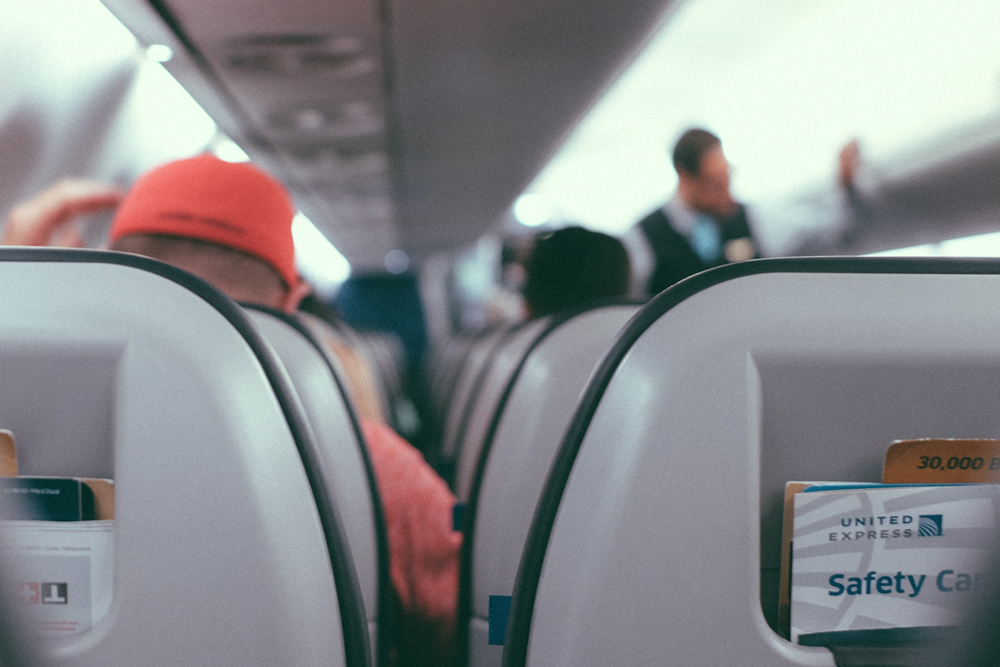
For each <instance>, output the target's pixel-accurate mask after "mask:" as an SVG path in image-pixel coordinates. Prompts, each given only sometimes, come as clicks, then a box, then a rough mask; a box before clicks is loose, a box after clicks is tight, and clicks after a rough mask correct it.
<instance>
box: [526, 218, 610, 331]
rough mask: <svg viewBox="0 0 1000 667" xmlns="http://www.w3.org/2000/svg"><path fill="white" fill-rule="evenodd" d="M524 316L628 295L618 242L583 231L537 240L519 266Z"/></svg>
mask: <svg viewBox="0 0 1000 667" xmlns="http://www.w3.org/2000/svg"><path fill="white" fill-rule="evenodd" d="M524 269H525V281H524V288H523V289H522V293H523V294H524V301H525V305H526V306H527V308H528V314H529V315H530V316H532V317H537V316H541V315H550V314H552V313H555V312H558V311H560V310H565V309H568V308H576V307H578V306H583V305H586V304H588V303H590V302H592V301H595V300H600V299H608V298H615V297H623V296H625V295H626V294H627V293H628V286H629V262H628V253H627V252H626V250H625V246H624V245H623V244H622V242H621V241H619V240H618V239H616V238H614V237H613V236H608V235H607V234H601V233H600V232H592V231H589V230H587V229H584V228H583V227H576V226H574V227H566V228H563V229H560V230H558V231H555V232H549V233H546V234H542V235H540V236H539V237H538V238H537V239H536V240H535V244H534V247H533V248H532V250H531V252H530V253H529V254H528V257H527V259H526V260H525V263H524Z"/></svg>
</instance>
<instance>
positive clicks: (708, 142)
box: [625, 128, 759, 297]
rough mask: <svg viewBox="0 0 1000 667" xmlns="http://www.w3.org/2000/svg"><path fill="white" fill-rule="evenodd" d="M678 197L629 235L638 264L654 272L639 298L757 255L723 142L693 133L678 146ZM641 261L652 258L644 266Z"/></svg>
mask: <svg viewBox="0 0 1000 667" xmlns="http://www.w3.org/2000/svg"><path fill="white" fill-rule="evenodd" d="M673 163H674V169H676V170H677V192H676V193H675V194H674V196H673V197H672V198H671V199H670V201H668V202H667V203H666V204H664V205H663V206H662V207H661V208H658V209H656V210H655V211H653V212H652V213H650V214H649V215H647V216H646V217H645V218H643V219H642V220H640V221H639V222H638V223H637V224H636V226H635V227H634V228H633V229H632V230H630V232H629V233H628V234H626V238H625V240H626V242H627V243H628V244H629V246H630V250H632V254H633V255H634V256H635V257H636V260H635V262H634V263H635V265H636V266H637V267H645V266H647V265H648V264H650V263H651V264H652V266H651V270H649V271H641V272H637V273H638V274H639V275H637V278H640V277H641V276H643V274H646V273H648V279H647V280H646V281H645V283H644V284H642V285H639V286H637V288H634V289H633V294H634V295H635V296H645V297H650V296H653V295H656V294H658V293H659V292H661V291H663V290H665V289H666V288H668V287H670V286H671V285H673V284H674V283H676V282H678V281H680V280H683V279H684V278H687V277H688V276H690V275H694V274H695V273H699V272H700V271H704V270H706V269H710V268H712V267H714V266H720V265H722V264H727V263H729V262H740V261H743V260H747V259H753V258H755V257H758V256H759V252H758V249H757V243H756V242H755V240H754V237H753V233H752V231H751V229H750V224H749V221H748V220H747V212H746V208H745V207H744V206H743V204H741V203H739V202H737V201H736V200H735V199H733V196H732V193H731V192H730V191H729V162H728V160H726V156H725V154H724V153H723V152H722V141H721V140H720V139H719V137H717V136H715V135H714V134H712V133H711V132H709V131H708V130H703V129H699V128H694V129H690V130H687V131H686V132H684V134H682V135H681V137H680V139H678V140H677V143H676V144H675V145H674V150H673ZM640 258H651V259H652V261H651V262H650V261H649V259H645V261H643V260H642V259H640Z"/></svg>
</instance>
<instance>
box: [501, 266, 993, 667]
mask: <svg viewBox="0 0 1000 667" xmlns="http://www.w3.org/2000/svg"><path fill="white" fill-rule="evenodd" d="M997 274H1000V264H998V263H996V262H991V261H956V260H940V261H929V260H886V259H874V258H871V259H869V258H861V259H798V260H763V261H757V262H747V263H744V264H736V265H730V266H726V267H722V268H720V269H718V270H713V271H709V272H706V273H703V274H700V275H698V276H695V277H692V278H690V279H688V280H686V281H684V282H682V283H680V284H678V285H677V286H675V287H673V288H671V289H670V290H668V291H666V292H664V293H663V294H661V295H660V296H659V297H657V298H656V299H655V300H653V301H652V302H651V303H650V304H648V305H647V306H646V307H645V308H644V310H643V311H641V312H640V314H639V315H638V316H636V318H635V319H634V320H633V321H632V322H631V323H630V325H629V326H628V327H627V328H626V329H625V330H624V331H623V332H622V334H621V335H620V337H619V340H618V341H617V343H616V344H615V347H614V348H613V349H612V351H611V353H610V354H609V355H608V356H607V357H606V358H605V360H604V361H603V362H602V365H601V367H600V368H599V369H598V371H597V373H596V375H595V377H594V378H593V379H592V381H591V383H590V385H589V387H588V389H587V391H586V393H585V395H584V398H583V401H582V404H581V406H580V408H579V410H578V411H577V413H576V415H575V417H574V419H573V422H572V424H571V426H570V429H569V431H568V433H567V436H566V437H565V439H564V441H563V443H562V446H561V450H560V452H559V455H558V457H557V459H556V463H555V464H554V466H553V470H552V472H551V474H550V477H549V479H548V481H547V483H546V488H545V491H544V492H543V495H542V499H541V502H540V505H539V508H538V510H537V512H536V515H535V518H534V521H533V524H532V529H531V532H530V534H529V538H528V543H527V545H526V547H525V551H524V555H523V557H522V560H521V565H520V568H519V572H518V581H517V585H516V586H515V590H514V599H513V604H512V608H511V620H510V626H509V627H508V632H507V638H506V645H505V647H504V656H503V664H504V665H505V667H520V666H523V665H532V666H541V665H545V666H546V667H549V666H558V665H566V666H570V665H572V666H573V667H580V666H581V665H608V664H628V665H662V664H677V665H706V666H708V665H711V666H713V667H721V666H724V665H764V664H767V665H829V666H831V667H832V666H833V665H834V655H833V654H832V653H831V651H830V650H829V649H827V648H822V647H805V646H800V645H796V644H792V643H790V642H789V641H788V640H786V639H784V638H783V637H781V636H780V635H779V634H778V633H777V632H776V631H775V630H774V629H773V628H774V627H775V625H776V620H775V608H776V602H777V595H778V569H777V568H778V567H779V559H780V546H781V545H780V543H781V537H780V534H781V510H782V492H783V488H784V484H785V482H786V481H789V480H851V481H858V482H865V481H870V482H877V481H879V479H880V474H881V469H882V461H883V457H884V455H885V450H886V446H887V445H888V444H889V443H890V442H892V441H893V440H897V439H901V438H906V439H909V438H923V437H952V438H996V437H997V436H998V435H1000V409H998V408H1000V383H997V381H996V379H997V377H1000V308H998V307H997V303H998V301H1000V299H998V297H1000V275H997ZM862 648H865V647H862ZM856 652H857V651H855V654H856Z"/></svg>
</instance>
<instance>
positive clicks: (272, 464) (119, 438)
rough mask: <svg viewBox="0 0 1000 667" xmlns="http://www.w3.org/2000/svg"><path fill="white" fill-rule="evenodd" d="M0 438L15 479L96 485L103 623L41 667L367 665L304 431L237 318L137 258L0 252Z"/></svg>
mask: <svg viewBox="0 0 1000 667" xmlns="http://www.w3.org/2000/svg"><path fill="white" fill-rule="evenodd" d="M0 284H2V285H3V286H4V289H3V290H0V371H2V376H3V378H4V382H3V383H2V385H3V386H2V387H0V423H3V424H4V425H5V426H6V427H7V428H11V429H12V430H14V432H15V434H16V435H17V437H18V441H19V445H18V446H19V450H20V452H21V454H22V461H23V467H22V472H23V473H25V474H44V475H57V476H97V477H111V478H113V479H114V480H115V487H116V518H115V523H114V584H113V593H112V595H113V601H112V604H111V608H110V612H109V613H107V614H106V615H105V616H104V617H103V618H102V619H99V620H97V621H96V622H95V624H94V626H93V627H92V628H91V629H90V630H88V631H86V632H83V633H81V634H77V635H73V636H69V637H59V638H57V639H52V640H48V639H46V640H43V641H41V642H39V644H38V647H39V650H40V652H41V653H43V657H44V658H45V659H46V662H47V663H48V664H54V665H58V664H73V665H126V664H142V665H180V664H215V665H276V664H280V665H286V666H291V665H302V666H306V665H317V664H327V665H356V666H357V667H365V666H366V665H368V664H369V654H368V648H367V636H366V634H365V632H364V624H363V617H362V616H361V615H360V614H359V613H358V612H359V610H360V606H358V605H359V598H358V597H357V581H356V579H355V575H354V572H353V569H352V568H351V564H350V560H349V559H347V558H346V554H345V553H344V548H343V543H344V538H343V536H342V533H341V530H340V526H339V517H338V516H337V515H336V506H335V505H334V504H333V503H332V502H331V500H330V498H329V497H328V496H326V495H325V494H324V492H323V490H322V488H321V487H320V486H319V485H318V484H317V483H316V482H317V480H316V479H315V477H314V476H310V472H309V467H308V466H304V465H303V457H306V456H309V449H310V448H311V447H312V445H311V444H310V443H309V442H308V440H309V438H310V437H311V434H310V433H309V430H308V426H307V425H306V424H305V421H304V418H303V416H302V414H301V406H299V405H298V403H297V400H296V399H295V396H294V394H293V393H291V392H290V391H289V390H288V384H287V378H286V377H285V375H284V373H283V371H282V369H281V367H280V366H279V365H278V364H277V363H276V361H275V359H274V357H273V354H272V353H271V352H270V350H269V349H268V348H267V346H266V345H265V344H264V343H263V341H262V340H261V339H260V337H259V335H258V334H257V333H256V331H255V330H254V328H253V326H252V325H251V324H250V322H249V321H248V319H247V318H246V315H245V314H244V313H243V311H242V310H241V309H240V308H239V307H238V306H236V305H235V304H234V303H233V302H232V301H231V300H229V299H228V298H227V297H225V296H224V295H222V294H221V293H220V292H218V291H216V290H215V289H213V288H212V287H211V286H209V285H208V284H206V283H204V282H203V281H201V280H199V279H197V278H194V277H193V276H190V275H189V274H186V273H184V272H182V271H179V270H177V269H174V268H173V267H170V266H167V265H165V264H161V263H159V262H155V261H153V260H148V259H146V258H142V257H137V256H132V255H121V254H117V253H99V252H88V251H56V250H39V249H30V250H29V249H0Z"/></svg>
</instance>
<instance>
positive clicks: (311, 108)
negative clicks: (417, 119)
mask: <svg viewBox="0 0 1000 667" xmlns="http://www.w3.org/2000/svg"><path fill="white" fill-rule="evenodd" d="M268 123H269V125H270V126H271V127H272V128H274V129H276V130H280V131H282V132H292V133H296V134H303V135H308V136H312V137H322V138H326V139H356V138H360V137H369V136H372V135H381V134H382V132H383V130H384V127H385V123H384V122H383V121H382V118H381V117H380V116H379V115H378V114H377V113H375V111H374V110H373V109H372V108H371V106H370V105H369V104H367V103H365V102H349V103H347V104H344V105H330V104H329V103H327V102H321V103H317V104H304V105H299V106H297V107H294V108H291V109H284V110H281V111H278V112H275V113H273V114H271V115H270V116H269V117H268Z"/></svg>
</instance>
